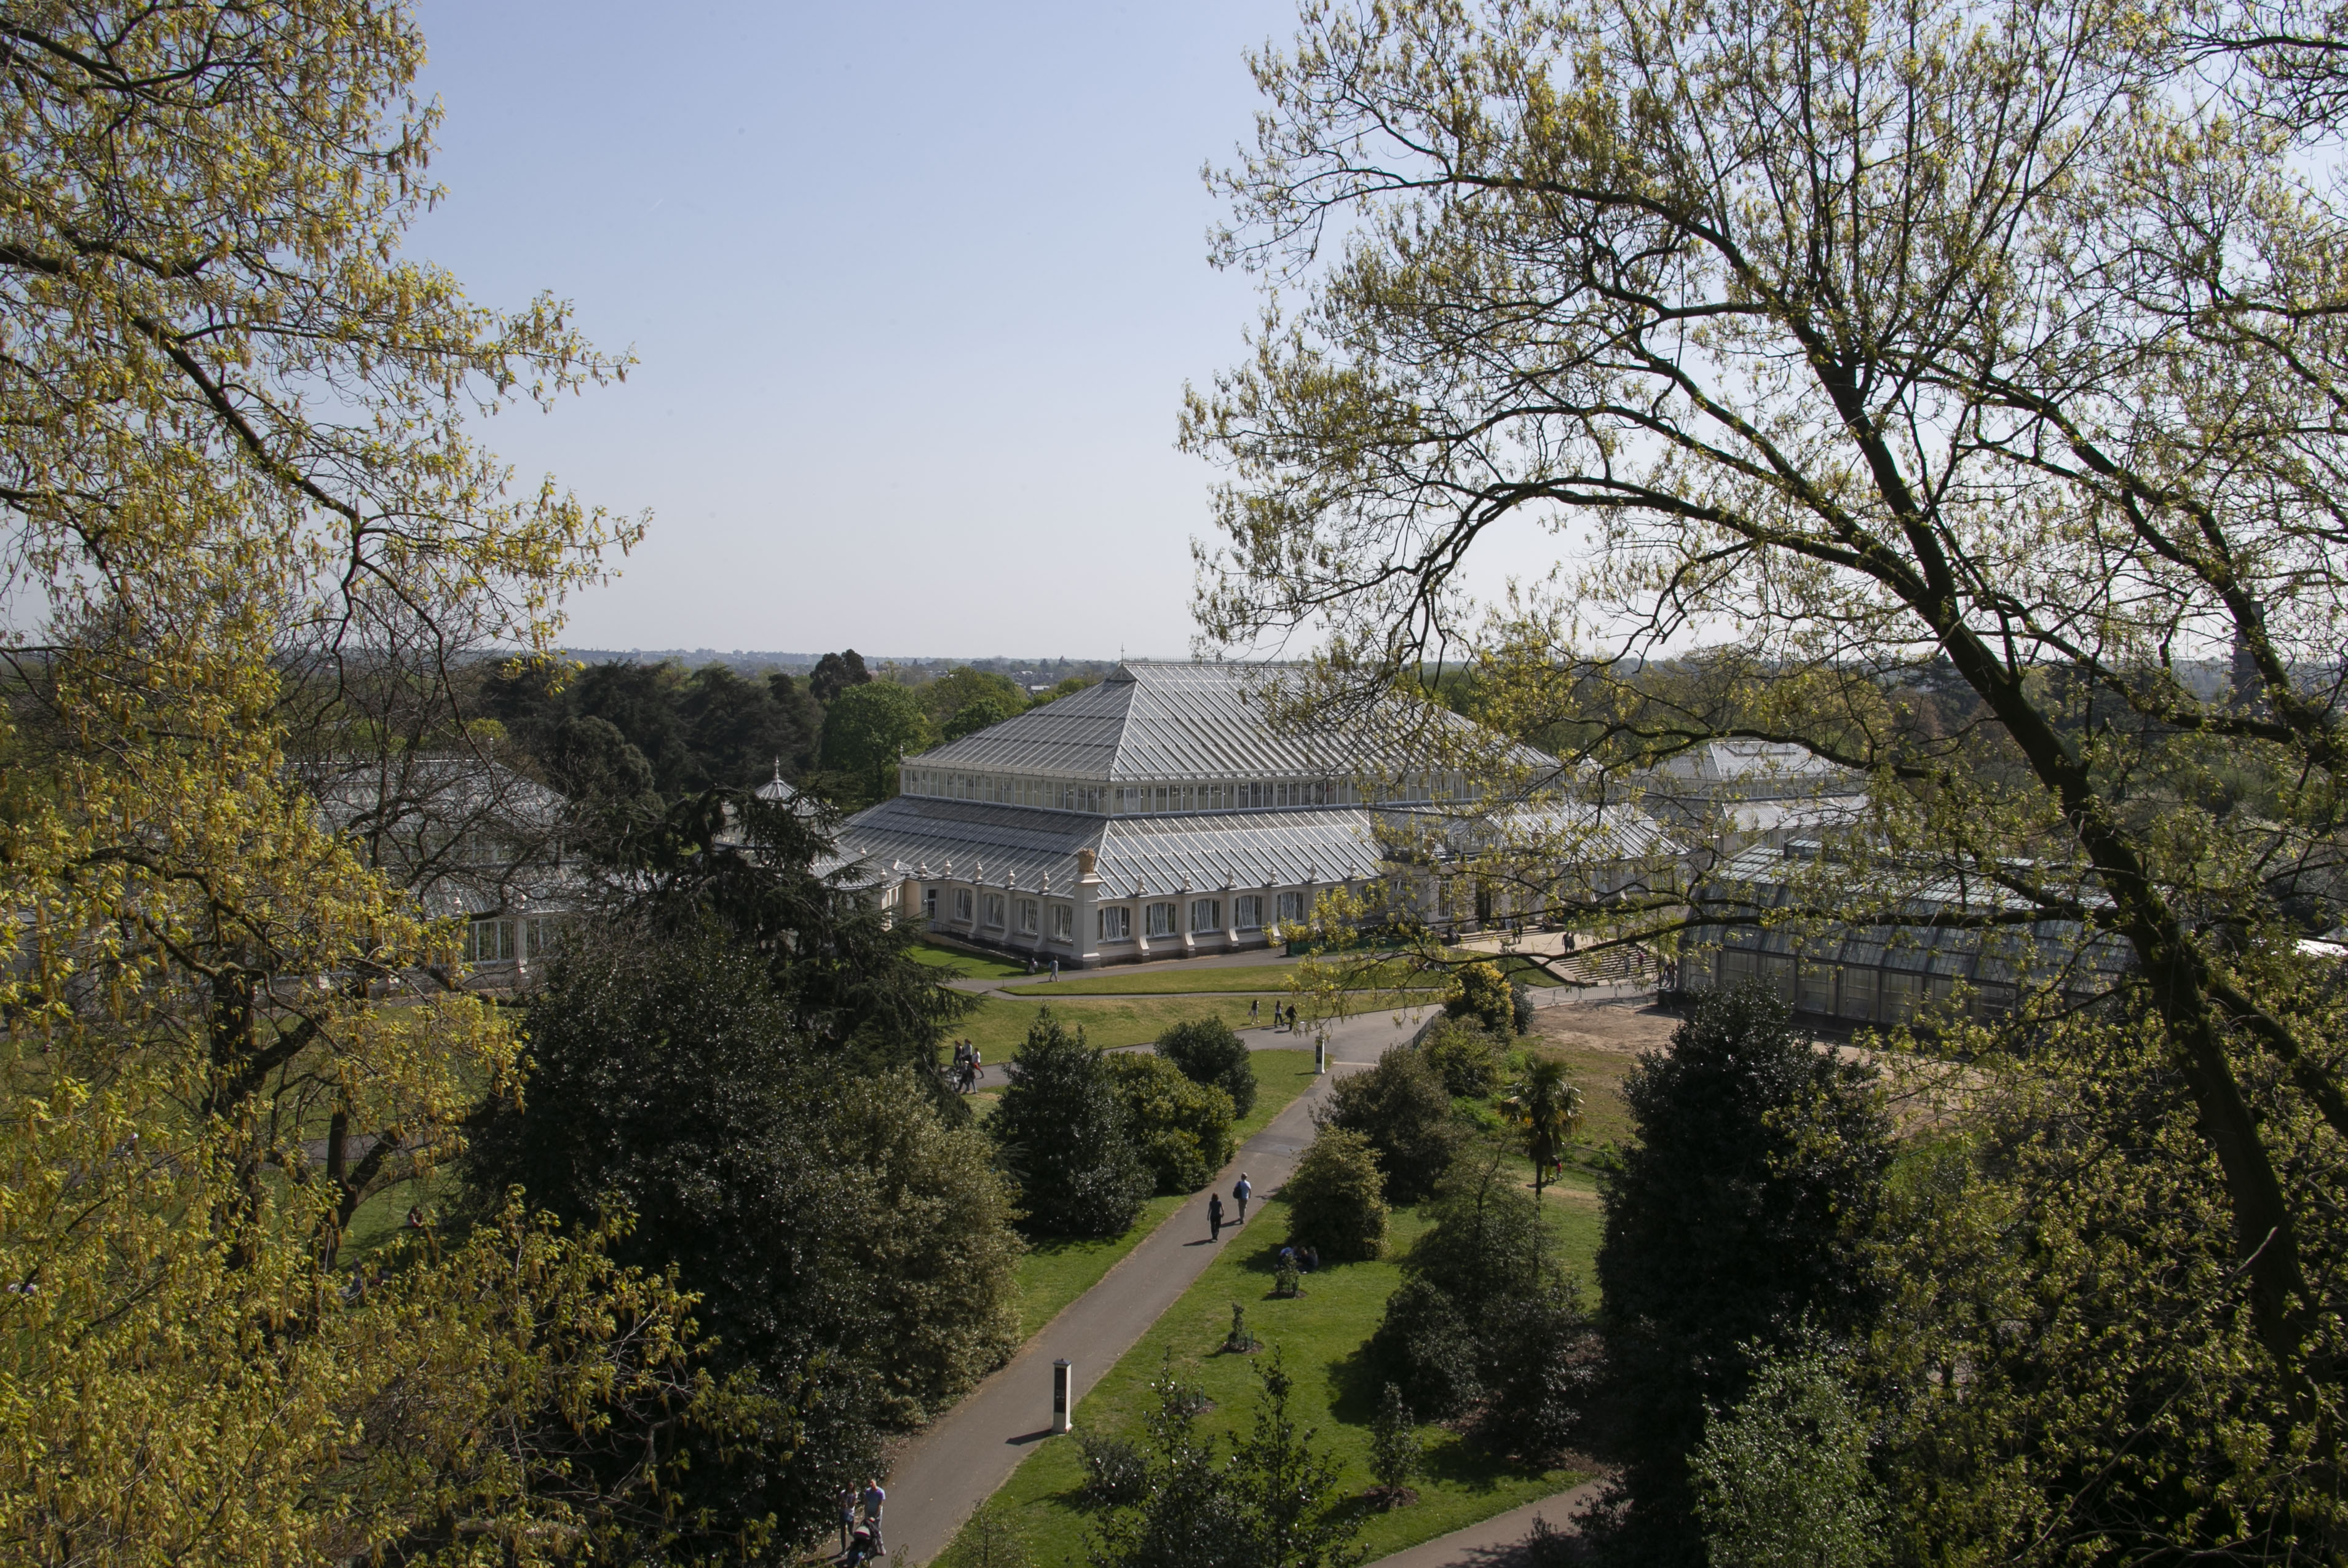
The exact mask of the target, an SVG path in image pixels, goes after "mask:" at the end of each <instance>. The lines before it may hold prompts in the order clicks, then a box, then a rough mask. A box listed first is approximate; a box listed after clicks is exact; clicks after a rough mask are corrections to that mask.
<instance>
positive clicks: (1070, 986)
mask: <svg viewBox="0 0 2348 1568" xmlns="http://www.w3.org/2000/svg"><path fill="white" fill-rule="evenodd" d="M1295 974H1296V964H1295V962H1294V961H1291V962H1288V963H1283V964H1244V965H1241V964H1234V965H1229V966H1226V967H1221V968H1215V967H1207V968H1180V969H1137V970H1135V971H1133V972H1132V973H1129V974H1119V973H1117V972H1116V971H1115V970H1111V971H1110V972H1109V973H1107V974H1101V973H1097V972H1093V973H1087V974H1085V975H1084V976H1083V977H1082V978H1076V977H1074V976H1071V977H1069V978H1067V979H1060V980H1045V981H1044V982H1042V983H1041V984H1035V985H1021V986H1006V987H1005V988H1004V989H1006V990H1008V991H1010V992H1011V994H1012V995H1014V996H1022V997H1050V996H1054V995H1058V996H1070V997H1085V996H1092V997H1100V996H1179V995H1182V994H1185V993H1189V992H1196V991H1261V992H1264V993H1267V994H1269V993H1271V992H1273V991H1278V992H1281V993H1282V994H1285V993H1286V992H1287V990H1288V985H1289V981H1290V980H1291V979H1293V978H1294V977H1295ZM1406 981H1409V982H1411V983H1412V985H1413V986H1414V988H1415V989H1430V988H1432V987H1434V986H1435V985H1436V984H1437V981H1436V980H1435V979H1433V978H1432V977H1427V976H1416V977H1414V976H1411V975H1409V974H1408V973H1407V972H1406V971H1405V970H1404V969H1402V968H1400V967H1399V966H1396V965H1385V966H1382V967H1381V968H1379V969H1378V970H1377V971H1375V972H1373V973H1371V974H1369V975H1367V976H1365V977H1364V978H1363V980H1362V984H1363V986H1364V987H1365V989H1366V988H1368V987H1372V986H1399V985H1402V984H1404V983H1405V982H1406Z"/></svg>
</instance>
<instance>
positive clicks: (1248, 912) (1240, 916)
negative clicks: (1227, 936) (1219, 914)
mask: <svg viewBox="0 0 2348 1568" xmlns="http://www.w3.org/2000/svg"><path fill="white" fill-rule="evenodd" d="M1231 929H1233V930H1234V931H1261V930H1262V929H1263V895H1262V894H1261V893H1242V894H1241V895H1240V896H1239V897H1236V898H1234V899H1232V900H1231Z"/></svg>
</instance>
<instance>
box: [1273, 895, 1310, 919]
mask: <svg viewBox="0 0 2348 1568" xmlns="http://www.w3.org/2000/svg"><path fill="white" fill-rule="evenodd" d="M1312 913H1313V906H1312V904H1311V903H1310V902H1308V901H1307V900H1306V898H1305V897H1304V895H1303V894H1302V893H1282V895H1281V896H1280V923H1281V924H1282V925H1283V926H1285V925H1287V924H1289V923H1290V922H1291V921H1302V920H1303V919H1305V918H1306V917H1309V916H1310V915H1311V914H1312Z"/></svg>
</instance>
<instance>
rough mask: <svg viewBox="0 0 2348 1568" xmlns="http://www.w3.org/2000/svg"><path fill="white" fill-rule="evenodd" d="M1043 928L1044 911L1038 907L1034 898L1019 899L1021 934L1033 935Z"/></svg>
mask: <svg viewBox="0 0 2348 1568" xmlns="http://www.w3.org/2000/svg"><path fill="white" fill-rule="evenodd" d="M1043 928H1044V912H1043V910H1042V909H1040V908H1038V907H1036V904H1035V900H1034V899H1033V898H1022V899H1021V900H1019V931H1020V934H1021V935H1022V936H1026V937H1032V936H1034V935H1035V933H1036V932H1038V931H1040V930H1042V929H1043Z"/></svg>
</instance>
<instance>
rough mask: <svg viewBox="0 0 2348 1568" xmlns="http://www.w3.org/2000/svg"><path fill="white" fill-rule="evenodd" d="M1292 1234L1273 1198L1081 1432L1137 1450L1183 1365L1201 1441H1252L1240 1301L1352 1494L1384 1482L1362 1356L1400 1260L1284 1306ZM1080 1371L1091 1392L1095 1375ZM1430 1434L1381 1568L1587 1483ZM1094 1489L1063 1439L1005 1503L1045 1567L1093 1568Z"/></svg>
mask: <svg viewBox="0 0 2348 1568" xmlns="http://www.w3.org/2000/svg"><path fill="white" fill-rule="evenodd" d="M1552 1212H1553V1213H1555V1212H1557V1211H1552ZM1560 1217H1561V1216H1560ZM1423 1223H1424V1222H1422V1221H1421V1219H1420V1218H1419V1215H1418V1214H1417V1212H1416V1210H1414V1209H1397V1210H1395V1214H1394V1230H1393V1235H1392V1241H1393V1247H1392V1249H1391V1251H1393V1252H1399V1251H1400V1250H1401V1249H1403V1248H1405V1247H1406V1246H1408V1245H1409V1244H1410V1242H1411V1240H1412V1239H1413V1238H1415V1237H1416V1235H1417V1234H1418V1231H1419V1229H1420V1228H1421V1226H1422V1225H1423ZM1286 1233H1287V1213H1286V1209H1285V1206H1284V1205H1283V1204H1281V1203H1280V1201H1279V1200H1277V1199H1274V1200H1272V1201H1271V1202H1269V1203H1267V1204H1265V1205H1264V1206H1263V1208H1262V1211H1261V1212H1260V1216H1259V1217H1257V1218H1255V1219H1251V1221H1250V1222H1249V1224H1248V1225H1247V1227H1246V1228H1245V1229H1244V1230H1242V1231H1241V1232H1240V1233H1239V1234H1238V1235H1236V1236H1235V1237H1233V1238H1232V1239H1231V1241H1230V1242H1228V1243H1227V1244H1226V1245H1225V1250H1224V1252H1223V1255H1221V1256H1220V1257H1219V1258H1217V1259H1216V1260H1215V1262H1214V1264H1213V1265H1212V1266H1210V1267H1209V1268H1208V1270H1207V1272H1206V1273H1205V1274H1204V1275H1202V1276H1200V1278H1199V1281H1198V1283H1196V1284H1195V1285H1193V1286H1191V1287H1190V1288H1189V1290H1188V1291H1186V1292H1184V1293H1183V1296H1182V1298H1181V1299H1180V1300H1179V1301H1178V1302H1176V1303H1175V1304H1174V1306H1173V1307H1171V1308H1169V1310H1168V1311H1167V1313H1166V1316H1165V1317H1161V1318H1159V1320H1158V1322H1157V1323H1156V1324H1155V1325H1153V1326H1152V1327H1151V1328H1150V1330H1149V1332H1148V1334H1146V1335H1144V1336H1143V1337H1142V1339H1141V1341H1140V1343H1138V1345H1136V1346H1135V1347H1134V1348H1132V1349H1131V1350H1130V1351H1128V1352H1127V1353H1126V1355H1125V1356H1124V1358H1121V1359H1120V1360H1119V1361H1118V1362H1117V1365H1116V1366H1115V1367H1113V1368H1109V1370H1108V1371H1107V1373H1106V1374H1105V1375H1104V1376H1102V1377H1101V1378H1100V1379H1099V1380H1098V1381H1097V1383H1094V1384H1093V1385H1092V1386H1091V1387H1090V1388H1088V1389H1084V1391H1083V1392H1082V1393H1081V1394H1080V1396H1079V1399H1078V1401H1077V1406H1076V1423H1077V1425H1078V1426H1080V1427H1082V1428H1085V1429H1086V1430H1095V1431H1100V1432H1105V1433H1112V1434H1116V1435H1120V1436H1124V1437H1127V1438H1128V1439H1132V1440H1139V1438H1140V1429H1141V1419H1142V1417H1143V1415H1144V1413H1145V1411H1146V1410H1147V1409H1148V1406H1149V1401H1150V1395H1149V1390H1148V1383H1149V1380H1150V1379H1151V1378H1154V1377H1156V1376H1157V1375H1158V1372H1159V1368H1160V1367H1161V1366H1162V1365H1163V1363H1164V1360H1165V1358H1168V1357H1169V1356H1170V1357H1171V1358H1172V1359H1173V1361H1174V1364H1175V1365H1176V1367H1177V1368H1179V1369H1180V1371H1181V1373H1182V1375H1183V1376H1184V1378H1187V1379H1189V1380H1190V1381H1193V1382H1196V1383H1198V1384H1200V1385H1201V1386H1202V1387H1203V1388H1204V1389H1206V1392H1207V1395H1208V1397H1209V1398H1210V1399H1212V1400H1213V1401H1214V1402H1215V1403H1214V1408H1213V1409H1211V1410H1210V1411H1209V1412H1208V1413H1207V1415H1206V1416H1205V1417H1203V1418H1202V1419H1201V1420H1200V1430H1202V1431H1208V1432H1217V1433H1229V1432H1232V1431H1244V1430H1246V1428H1247V1427H1248V1424H1249V1422H1250V1419H1251V1411H1252V1409H1253V1408H1254V1403H1255V1392H1256V1389H1257V1382H1256V1376H1255V1368H1256V1366H1257V1364H1258V1358H1257V1357H1254V1356H1232V1355H1224V1354H1220V1346H1221V1344H1222V1341H1223V1336H1224V1334H1225V1332H1226V1331H1227V1330H1229V1328H1230V1327H1231V1304H1232V1303H1233V1302H1235V1301H1236V1302H1239V1303H1240V1304H1241V1305H1242V1306H1243V1307H1245V1308H1246V1310H1247V1317H1248V1325H1249V1327H1250V1328H1251V1329H1252V1330H1253V1331H1254V1333H1255V1336H1256V1337H1257V1338H1259V1339H1261V1340H1262V1341H1263V1343H1264V1346H1265V1347H1266V1349H1265V1352H1264V1353H1265V1354H1269V1353H1270V1350H1271V1348H1274V1347H1277V1348H1279V1349H1280V1351H1281V1353H1282V1358H1283V1360H1284V1362H1285V1365H1286V1367H1287V1368H1288V1371H1289V1374H1290V1375H1291V1376H1292V1378H1295V1380H1296V1394H1295V1405H1294V1407H1293V1408H1294V1409H1295V1412H1296V1415H1297V1419H1298V1420H1299V1421H1300V1423H1301V1424H1303V1425H1304V1426H1307V1427H1310V1428H1313V1429H1314V1430H1315V1431H1316V1434H1317V1435H1316V1436H1315V1437H1314V1439H1313V1442H1314V1444H1315V1446H1316V1447H1319V1448H1321V1449H1323V1450H1324V1451H1326V1452H1327V1453H1328V1454H1329V1456H1330V1458H1331V1459H1332V1460H1334V1462H1335V1464H1336V1466H1337V1470H1338V1491H1339V1494H1340V1495H1341V1496H1347V1497H1352V1498H1355V1499H1358V1498H1359V1497H1360V1495H1361V1494H1362V1493H1364V1492H1365V1491H1367V1490H1368V1489H1369V1487H1370V1485H1371V1484H1372V1482H1371V1478H1370V1471H1369V1450H1370V1429H1369V1423H1370V1419H1371V1417H1372V1416H1373V1414H1375V1410H1376V1407H1377V1398H1378V1393H1379V1390H1380V1389H1382V1388H1383V1387H1384V1383H1383V1380H1382V1379H1381V1378H1379V1377H1378V1376H1377V1375H1376V1372H1375V1369H1374V1368H1371V1367H1370V1366H1368V1365H1367V1364H1366V1360H1365V1357H1364V1356H1363V1354H1362V1345H1363V1342H1364V1341H1365V1340H1366V1339H1367V1338H1368V1337H1369V1336H1370V1333H1371V1331H1372V1330H1374V1329H1375V1327H1377V1323H1378V1319H1379V1317H1380V1316H1381V1315H1382V1314H1383V1313H1384V1312H1385V1300H1386V1296H1388V1295H1389V1294H1390V1293H1391V1292H1392V1291H1393V1289H1394V1287H1395V1285H1396V1284H1397V1283H1399V1282H1400V1279H1401V1270H1400V1269H1399V1268H1398V1267H1397V1266H1395V1264H1394V1263H1393V1262H1392V1261H1391V1259H1390V1258H1389V1259H1388V1260H1385V1261H1380V1262H1376V1263H1356V1264H1346V1265H1342V1266H1335V1267H1331V1268H1327V1269H1324V1270H1323V1271H1322V1272H1321V1273H1319V1274H1316V1275H1312V1276H1307V1278H1306V1280H1305V1290H1304V1294H1303V1296H1298V1297H1297V1298H1295V1299H1293V1300H1279V1299H1275V1298H1273V1297H1272V1294H1271V1292H1272V1261H1273V1259H1274V1257H1275V1255H1277V1254H1278V1252H1279V1250H1280V1244H1281V1240H1282V1237H1283V1236H1284V1235H1286ZM1561 1239H1564V1238H1563V1237H1562V1236H1561ZM1077 1371H1078V1376H1079V1379H1080V1386H1081V1379H1082V1377H1083V1373H1084V1371H1085V1368H1078V1369H1077ZM1420 1436H1421V1437H1422V1438H1423V1439H1425V1440H1426V1474H1425V1475H1424V1476H1422V1477H1421V1478H1420V1480H1419V1481H1418V1483H1417V1490H1418V1495H1419V1501H1416V1502H1415V1503H1413V1504H1412V1505H1410V1506H1409V1507H1407V1508H1402V1509H1397V1510H1395V1512H1391V1513H1386V1512H1368V1511H1366V1509H1365V1513H1364V1516H1363V1517H1364V1528H1363V1531H1362V1533H1361V1536H1360V1538H1359V1542H1360V1544H1361V1545H1362V1546H1363V1547H1364V1548H1365V1551H1366V1553H1367V1554H1368V1555H1369V1556H1370V1557H1372V1558H1377V1557H1383V1556H1385V1555H1387V1554H1388V1553H1394V1552H1399V1551H1401V1550H1403V1549H1404V1548H1405V1547H1407V1546H1412V1545H1416V1543H1418V1542H1422V1541H1427V1540H1431V1539H1433V1538H1434V1537H1436V1536H1437V1535H1443V1534H1447V1533H1448V1532H1451V1531H1454V1530H1459V1529H1464V1528H1465V1527H1467V1526H1468V1525H1470V1524H1473V1523H1475V1522H1478V1520H1483V1519H1488V1518H1490V1517H1491V1516H1492V1515H1493V1514H1496V1513H1499V1512H1505V1511H1507V1510H1509V1509H1511V1508H1514V1507H1516V1506H1517V1505H1518V1504H1519V1503H1523V1502H1529V1501H1533V1500H1535V1499H1537V1498H1541V1497H1546V1496H1549V1495H1550V1493H1552V1492H1556V1491H1562V1490H1563V1489H1565V1488H1566V1487H1569V1486H1571V1485H1573V1484H1574V1483H1575V1482H1577V1481H1580V1480H1581V1479H1582V1478H1581V1476H1580V1475H1579V1474H1578V1473H1576V1472H1573V1471H1535V1470H1529V1469H1525V1468H1520V1467H1518V1466H1516V1465H1513V1464H1511V1463H1509V1461H1507V1460H1498V1459H1495V1458H1494V1457H1492V1456H1491V1455H1489V1454H1487V1453H1485V1452H1483V1451H1482V1450H1478V1449H1477V1448H1475V1447H1473V1446H1471V1445H1469V1444H1468V1443H1466V1442H1464V1441H1462V1440H1460V1439H1459V1438H1458V1436H1457V1434H1455V1433H1452V1432H1450V1431H1447V1430H1444V1429H1442V1428H1437V1427H1428V1428H1424V1429H1422V1430H1421V1432H1420ZM1083 1480H1084V1474H1083V1462H1082V1459H1081V1457H1080V1455H1079V1453H1078V1451H1077V1449H1076V1444H1075V1443H1074V1442H1073V1441H1072V1440H1068V1439H1066V1438H1052V1439H1047V1440H1045V1441H1044V1442H1043V1443H1042V1444H1040V1445H1039V1446H1038V1447H1037V1449H1036V1450H1035V1453H1034V1454H1033V1455H1031V1456H1030V1457H1029V1458H1028V1460H1027V1461H1026V1462H1025V1463H1024V1464H1022V1465H1021V1466H1020V1467H1019V1468H1018V1470H1016V1471H1014V1472H1013V1473H1012V1477H1011V1480H1010V1481H1008V1482H1007V1483H1005V1484H1004V1488H1003V1490H1002V1491H1000V1492H998V1493H996V1495H995V1498H994V1501H995V1502H996V1503H997V1504H998V1505H999V1506H1000V1507H1001V1508H1002V1509H1003V1511H1004V1517H1005V1518H1007V1519H1008V1520H1009V1521H1010V1522H1011V1524H1012V1527H1013V1528H1014V1530H1015V1531H1016V1532H1017V1533H1018V1535H1019V1537H1020V1539H1021V1541H1022V1542H1023V1543H1024V1544H1025V1547H1026V1548H1027V1551H1028V1553H1029V1554H1030V1555H1031V1557H1032V1558H1033V1560H1034V1562H1035V1564H1036V1568H1080V1565H1081V1564H1082V1563H1083V1562H1084V1553H1085V1544H1086V1534H1087V1532H1088V1529H1089V1525H1090V1516H1089V1514H1088V1512H1086V1509H1085V1507H1084V1506H1083V1505H1082V1503H1081V1502H1080V1501H1079V1500H1078V1498H1077V1495H1076V1493H1077V1489H1078V1488H1079V1487H1080V1486H1081V1484H1082V1482H1083ZM1356 1505H1357V1506H1362V1505H1360V1504H1358V1503H1357V1504H1356ZM950 1550H952V1549H950Z"/></svg>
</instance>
